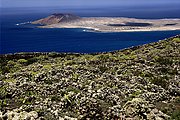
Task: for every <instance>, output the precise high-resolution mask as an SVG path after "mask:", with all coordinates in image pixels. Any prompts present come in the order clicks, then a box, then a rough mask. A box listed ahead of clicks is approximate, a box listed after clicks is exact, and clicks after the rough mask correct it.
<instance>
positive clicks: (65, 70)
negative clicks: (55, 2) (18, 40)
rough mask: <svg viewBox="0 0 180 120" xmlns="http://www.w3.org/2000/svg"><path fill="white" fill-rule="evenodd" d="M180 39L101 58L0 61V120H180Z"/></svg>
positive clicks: (50, 56)
mask: <svg viewBox="0 0 180 120" xmlns="http://www.w3.org/2000/svg"><path fill="white" fill-rule="evenodd" d="M179 58H180V36H176V37H174V38H169V39H166V40H162V41H159V42H156V43H150V44H147V45H143V46H138V47H133V48H129V49H125V50H121V51H115V52H108V53H98V54H59V53H34V54H33V53H29V54H23V53H22V54H15V55H1V56H0V64H1V67H0V119H2V118H3V119H7V118H8V119H12V118H16V119H17V118H21V119H56V120H57V119H72V120H76V119H96V120H106V119H107V120H108V119H114V120H118V119H133V120H154V119H156V120H166V119H175V120H178V119H179V116H180V59H179Z"/></svg>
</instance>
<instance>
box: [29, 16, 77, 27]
mask: <svg viewBox="0 0 180 120" xmlns="http://www.w3.org/2000/svg"><path fill="white" fill-rule="evenodd" d="M79 19H80V17H79V16H76V15H73V14H62V13H55V14H52V15H50V16H48V17H46V18H43V19H40V20H37V21H34V22H32V23H33V24H42V25H51V24H58V23H66V22H72V21H75V20H79Z"/></svg>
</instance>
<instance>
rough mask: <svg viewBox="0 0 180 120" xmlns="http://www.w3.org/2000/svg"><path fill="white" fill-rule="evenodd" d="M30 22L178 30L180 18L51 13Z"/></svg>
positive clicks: (116, 29)
mask: <svg viewBox="0 0 180 120" xmlns="http://www.w3.org/2000/svg"><path fill="white" fill-rule="evenodd" d="M32 23H33V24H43V25H45V26H41V28H84V29H87V30H93V31H99V32H127V31H166V30H180V19H136V18H123V17H88V18H85V17H83V18H80V17H78V16H75V15H72V14H53V15H51V16H49V17H47V18H43V19H40V20H37V21H34V22H32Z"/></svg>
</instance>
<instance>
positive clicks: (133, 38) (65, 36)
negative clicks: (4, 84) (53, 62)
mask: <svg viewBox="0 0 180 120" xmlns="http://www.w3.org/2000/svg"><path fill="white" fill-rule="evenodd" d="M61 12H62V13H73V14H76V15H79V16H81V17H97V16H99V17H133V18H143V19H144V18H146V19H157V18H180V14H179V12H180V8H179V7H173V8H171V9H166V8H165V7H162V8H159V7H157V8H156V9H155V8H153V10H151V9H147V8H128V9H127V8H119V7H113V8H81V9H79V8H58V7H57V8H56V7H55V8H54V7H53V8H2V9H1V15H0V20H1V30H0V33H1V36H0V37H1V38H0V54H7V53H18V52H71V53H74V52H75V53H95V52H107V51H114V50H120V49H124V48H128V47H132V46H137V45H142V44H146V43H151V42H156V41H158V40H161V39H164V38H168V37H171V36H174V35H177V34H180V31H155V32H119V33H102V32H91V31H84V29H59V28H58V29H42V28H37V26H35V25H31V24H29V23H28V22H30V21H34V20H37V19H40V18H44V17H47V16H49V15H50V14H52V13H61ZM17 24H19V25H17Z"/></svg>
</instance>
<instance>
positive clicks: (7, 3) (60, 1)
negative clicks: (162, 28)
mask: <svg viewBox="0 0 180 120" xmlns="http://www.w3.org/2000/svg"><path fill="white" fill-rule="evenodd" d="M0 4H1V7H35V6H36V7H38V6H39V7H46V6H75V7H85V6H113V5H114V6H127V5H130V6H133V5H134V6H137V5H145V6H146V5H158V4H166V5H168V4H171V5H173V4H174V5H180V0H0Z"/></svg>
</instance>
